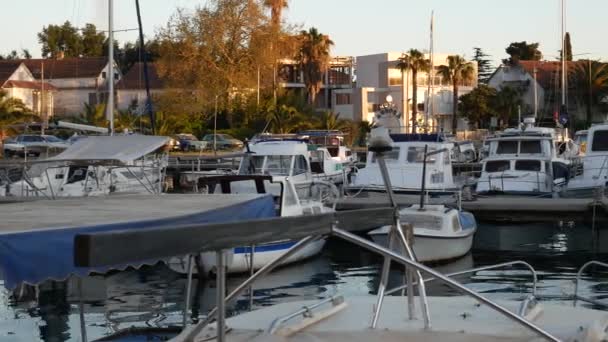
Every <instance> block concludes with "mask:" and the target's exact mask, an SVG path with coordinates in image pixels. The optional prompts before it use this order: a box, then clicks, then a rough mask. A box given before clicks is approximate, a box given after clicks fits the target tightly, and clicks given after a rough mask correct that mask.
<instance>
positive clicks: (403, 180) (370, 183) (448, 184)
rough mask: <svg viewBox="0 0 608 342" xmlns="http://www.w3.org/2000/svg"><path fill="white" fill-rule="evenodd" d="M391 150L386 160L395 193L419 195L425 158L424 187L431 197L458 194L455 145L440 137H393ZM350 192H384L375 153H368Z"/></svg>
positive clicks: (423, 135)
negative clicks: (455, 171)
mask: <svg viewBox="0 0 608 342" xmlns="http://www.w3.org/2000/svg"><path fill="white" fill-rule="evenodd" d="M390 138H391V139H392V141H393V142H392V151H390V152H388V153H386V155H385V157H384V158H385V160H386V164H387V167H388V172H389V176H390V179H391V185H392V188H393V191H394V192H395V193H399V194H418V193H420V190H421V187H422V183H421V180H422V174H423V171H424V170H423V168H424V167H423V166H424V165H423V164H424V163H423V161H424V155H425V148H426V149H427V152H428V153H429V154H432V153H434V152H437V151H441V150H444V151H441V152H439V153H434V154H433V155H431V156H429V157H427V159H426V168H427V170H426V175H425V178H426V179H425V183H426V185H425V188H426V191H427V192H428V193H431V194H452V193H454V192H457V191H459V189H460V185H458V184H457V183H456V182H455V180H454V177H453V173H452V161H451V158H450V153H451V151H452V148H453V147H454V145H453V144H452V143H449V142H445V141H444V140H443V137H442V136H441V135H437V134H391V135H390ZM348 189H349V191H351V192H384V191H385V187H384V182H383V180H382V175H381V172H380V167H379V165H378V163H377V162H376V157H375V154H374V152H371V151H370V152H368V155H367V162H366V164H365V167H364V168H362V169H360V170H359V171H358V172H357V174H356V175H354V176H353V177H352V182H351V184H350V185H349V186H348Z"/></svg>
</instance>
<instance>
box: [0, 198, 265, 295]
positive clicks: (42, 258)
mask: <svg viewBox="0 0 608 342" xmlns="http://www.w3.org/2000/svg"><path fill="white" fill-rule="evenodd" d="M162 203H163V201H162V199H159V204H162ZM24 205H25V204H24ZM67 209H68V210H69V208H67ZM274 216H275V210H274V202H273V199H272V196H271V195H267V196H261V197H258V198H254V199H251V200H246V201H243V202H237V204H231V205H228V206H224V207H220V208H218V209H213V210H204V209H201V212H198V213H194V214H187V215H182V216H174V217H169V218H162V219H152V220H151V219H147V220H138V221H133V220H132V221H128V222H122V223H112V224H92V225H91V224H90V225H82V226H76V227H69V228H58V229H47V227H45V226H44V218H41V222H40V226H41V227H40V229H32V230H28V231H22V232H15V233H4V234H1V233H0V275H2V276H3V278H4V286H5V287H6V288H8V289H14V288H15V287H17V286H18V285H20V284H21V283H27V284H38V283H40V282H43V281H45V280H47V279H54V280H62V279H66V278H67V277H68V276H70V275H72V274H74V275H79V276H85V275H87V274H89V273H91V272H99V273H103V272H106V271H108V270H111V269H119V270H120V269H124V268H125V267H127V266H134V267H139V266H141V265H142V264H146V263H154V262H157V261H158V260H146V261H142V262H139V263H131V264H129V265H116V266H111V267H103V268H82V267H75V266H74V237H75V236H76V235H77V234H82V233H92V232H106V231H111V230H125V229H152V228H161V227H170V226H173V225H182V224H202V223H220V222H234V221H240V220H250V219H255V218H266V217H274ZM133 248H137V246H133Z"/></svg>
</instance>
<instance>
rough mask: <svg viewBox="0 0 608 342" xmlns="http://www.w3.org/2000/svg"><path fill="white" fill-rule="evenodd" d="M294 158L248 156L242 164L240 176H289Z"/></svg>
mask: <svg viewBox="0 0 608 342" xmlns="http://www.w3.org/2000/svg"><path fill="white" fill-rule="evenodd" d="M292 158H293V156H289V155H287V156H280V155H277V156H260V155H247V156H245V157H244V158H243V161H242V162H241V168H240V169H239V174H241V175H253V174H264V175H272V176H289V173H290V170H291V159H292Z"/></svg>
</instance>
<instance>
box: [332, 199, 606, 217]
mask: <svg viewBox="0 0 608 342" xmlns="http://www.w3.org/2000/svg"><path fill="white" fill-rule="evenodd" d="M395 199H396V200H397V203H398V204H399V205H401V206H409V205H412V204H419V203H420V196H418V195H395ZM387 203H388V199H387V197H386V195H385V194H384V193H368V195H367V196H364V195H363V194H361V195H359V196H357V197H347V198H343V199H341V200H340V201H339V202H338V205H337V207H336V208H337V209H338V210H352V209H364V208H373V207H381V206H385V205H386V204H387ZM428 203H429V204H445V205H451V206H455V205H456V200H455V198H454V197H453V196H440V197H432V198H430V199H429V202H428ZM594 206H595V211H596V212H595V219H596V221H597V222H599V221H602V222H605V221H607V220H608V199H605V198H603V199H602V200H600V201H594V199H592V198H539V197H531V196H490V197H478V198H476V199H475V200H473V201H462V209H464V210H466V211H470V212H472V213H473V214H475V217H476V218H477V219H479V220H485V221H506V222H546V221H547V220H549V221H555V220H565V219H572V220H575V219H576V220H580V219H585V220H591V219H592V216H593V207H594Z"/></svg>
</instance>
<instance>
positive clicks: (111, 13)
mask: <svg viewBox="0 0 608 342" xmlns="http://www.w3.org/2000/svg"><path fill="white" fill-rule="evenodd" d="M108 17H109V18H108V56H109V57H108V62H109V66H108V74H109V75H108V77H106V81H107V82H108V102H107V104H108V106H107V109H106V110H107V113H106V116H107V118H108V120H110V135H114V18H113V17H114V0H108Z"/></svg>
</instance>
